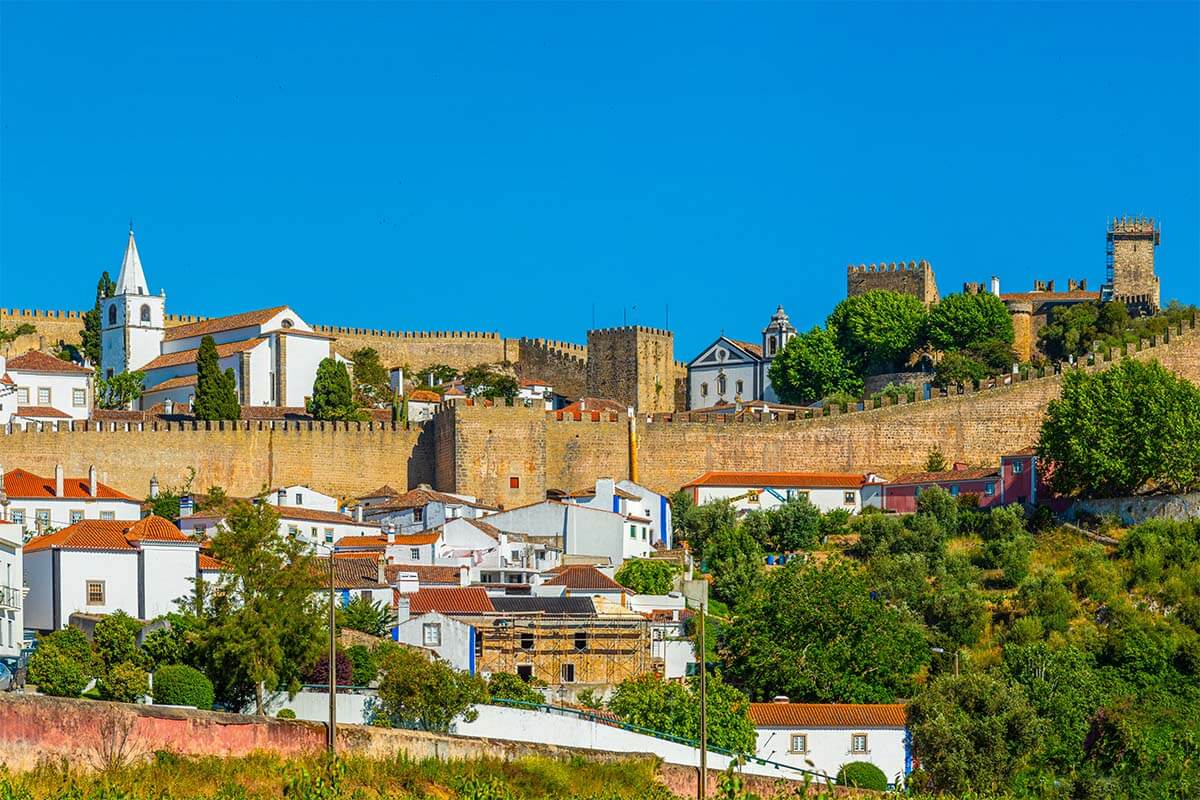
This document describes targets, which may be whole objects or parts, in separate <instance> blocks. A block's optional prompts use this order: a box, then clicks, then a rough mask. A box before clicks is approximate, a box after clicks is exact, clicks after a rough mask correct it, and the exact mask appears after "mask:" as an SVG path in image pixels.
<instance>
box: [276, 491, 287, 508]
mask: <svg viewBox="0 0 1200 800" xmlns="http://www.w3.org/2000/svg"><path fill="white" fill-rule="evenodd" d="M275 505H277V506H279V507H280V508H283V507H284V506H286V505H287V489H285V488H283V487H282V486H280V487H279V491H278V492H276V493H275Z"/></svg>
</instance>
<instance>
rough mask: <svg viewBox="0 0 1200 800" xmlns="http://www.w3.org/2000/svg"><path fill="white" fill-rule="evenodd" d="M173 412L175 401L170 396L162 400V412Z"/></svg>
mask: <svg viewBox="0 0 1200 800" xmlns="http://www.w3.org/2000/svg"><path fill="white" fill-rule="evenodd" d="M174 412H175V401H174V400H172V399H171V398H169V397H168V398H167V399H166V400H163V414H166V415H168V416H169V415H171V414H173V413H174Z"/></svg>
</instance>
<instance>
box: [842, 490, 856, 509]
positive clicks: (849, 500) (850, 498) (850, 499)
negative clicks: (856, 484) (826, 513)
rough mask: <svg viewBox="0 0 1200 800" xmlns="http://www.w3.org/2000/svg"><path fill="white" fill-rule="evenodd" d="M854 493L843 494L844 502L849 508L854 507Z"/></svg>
mask: <svg viewBox="0 0 1200 800" xmlns="http://www.w3.org/2000/svg"><path fill="white" fill-rule="evenodd" d="M854 501H855V497H854V492H842V502H843V503H845V504H846V505H848V506H852V505H854Z"/></svg>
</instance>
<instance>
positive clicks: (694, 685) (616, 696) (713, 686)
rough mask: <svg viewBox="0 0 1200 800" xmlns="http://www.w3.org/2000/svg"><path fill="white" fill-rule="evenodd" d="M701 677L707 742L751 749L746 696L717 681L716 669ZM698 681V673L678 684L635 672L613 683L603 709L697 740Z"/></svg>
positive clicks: (738, 750)
mask: <svg viewBox="0 0 1200 800" xmlns="http://www.w3.org/2000/svg"><path fill="white" fill-rule="evenodd" d="M706 683H707V686H706V690H707V698H706V700H707V705H708V708H707V711H708V719H707V723H708V742H709V744H710V745H712V746H714V747H721V748H724V749H726V750H732V751H733V752H735V753H753V752H754V742H755V732H754V725H753V723H751V722H750V717H749V712H750V701H749V699H748V698H747V697H746V695H745V694H743V693H742V692H740V691H738V690H737V689H736V688H734V687H733V686H730V685H729V684H727V683H726V682H725V681H723V680H722V679H721V675H720V674H719V673H714V674H712V675H709V676H708V679H707V681H706ZM699 687H700V683H699V679H698V678H693V679H691V680H689V681H688V683H687V685H684V684H682V683H676V682H674V681H664V680H663V679H662V678H660V677H658V676H657V675H654V674H645V675H639V676H637V677H635V678H628V679H626V680H624V681H622V682H621V683H620V684H619V685H618V686H617V689H616V691H615V692H614V693H613V696H612V698H611V699H610V700H609V702H608V709H609V711H612V712H613V713H614V714H616V715H617V716H618V717H619V718H620V719H621V721H622V722H626V723H628V724H630V725H637V726H638V727H642V728H648V729H650V730H653V731H659V732H660V733H669V734H671V735H672V736H678V737H680V738H682V739H689V740H692V741H697V740H699V738H700V701H699Z"/></svg>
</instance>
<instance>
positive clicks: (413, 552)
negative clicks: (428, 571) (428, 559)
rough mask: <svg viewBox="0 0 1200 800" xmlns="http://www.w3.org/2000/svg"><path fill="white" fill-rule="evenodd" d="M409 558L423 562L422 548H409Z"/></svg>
mask: <svg viewBox="0 0 1200 800" xmlns="http://www.w3.org/2000/svg"><path fill="white" fill-rule="evenodd" d="M408 557H409V558H411V559H412V560H413V561H420V560H421V548H419V547H410V548H408Z"/></svg>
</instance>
